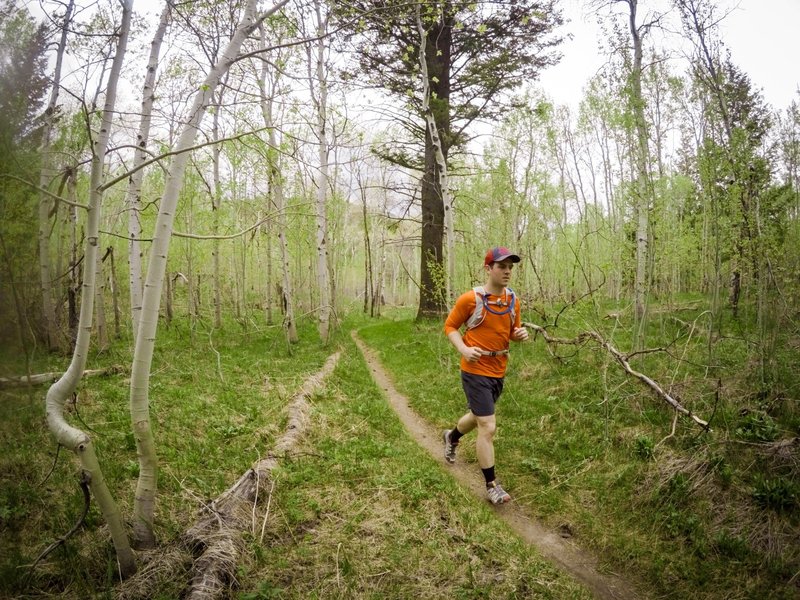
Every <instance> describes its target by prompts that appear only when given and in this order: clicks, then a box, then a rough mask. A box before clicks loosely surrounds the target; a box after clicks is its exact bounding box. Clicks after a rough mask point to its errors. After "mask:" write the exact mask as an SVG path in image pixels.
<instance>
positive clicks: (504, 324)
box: [444, 290, 520, 377]
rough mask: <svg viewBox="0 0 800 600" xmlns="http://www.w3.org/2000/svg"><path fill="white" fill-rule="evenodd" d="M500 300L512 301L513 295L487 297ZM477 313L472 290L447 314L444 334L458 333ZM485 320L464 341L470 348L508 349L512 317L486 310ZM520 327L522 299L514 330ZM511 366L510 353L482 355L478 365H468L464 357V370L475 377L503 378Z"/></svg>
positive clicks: (516, 309)
mask: <svg viewBox="0 0 800 600" xmlns="http://www.w3.org/2000/svg"><path fill="white" fill-rule="evenodd" d="M492 298H494V299H495V300H497V299H500V300H503V302H506V303H508V302H510V301H511V294H510V293H509V294H505V293H503V294H501V295H500V296H493V295H489V294H487V300H491V299H492ZM492 308H493V310H499V309H498V307H496V306H495V305H492ZM474 311H475V292H474V291H473V290H470V291H468V292H465V293H463V294H461V295H460V296H459V297H458V300H456V304H455V306H454V307H453V310H451V311H450V314H449V315H447V321H445V323H444V333H445V335H450V332H452V331H458V330H459V329H461V326H462V325H464V324H465V323H466V322H467V321H468V320H469V318H470V317H471V316H472V313H473V312H474ZM484 314H485V317H484V319H483V323H481V324H480V325H478V326H477V327H475V328H474V329H469V330H467V331H466V332H465V333H464V335H463V337H462V339H463V340H464V343H465V344H466V345H467V346H477V347H478V348H481V349H482V350H490V351H491V350H506V349H507V348H508V342H509V340H510V339H511V332H512V328H511V318H510V316H509V315H507V314H505V315H495V314H492V313H490V312H489V311H488V310H486V308H485V307H484ZM519 326H520V307H519V298H517V299H516V302H515V303H514V327H519ZM507 365H508V354H501V355H499V356H481V357H480V359H478V361H477V362H469V361H467V359H466V358H464V357H463V356H462V357H461V370H462V371H466V372H467V373H474V374H475V375H485V376H486V377H503V376H505V374H506V366H507Z"/></svg>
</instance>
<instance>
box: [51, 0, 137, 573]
mask: <svg viewBox="0 0 800 600" xmlns="http://www.w3.org/2000/svg"><path fill="white" fill-rule="evenodd" d="M122 6H123V11H122V22H121V25H120V30H119V40H118V42H117V51H116V54H115V56H114V61H113V63H112V66H111V71H110V73H109V79H108V87H107V89H106V98H105V105H104V107H103V115H102V120H101V124H100V131H99V132H98V134H97V136H96V138H95V141H94V144H93V147H92V168H91V185H90V186H89V204H88V206H89V214H88V217H87V223H86V246H85V249H84V260H83V289H82V290H81V312H80V321H79V326H78V337H77V340H76V343H75V349H74V351H73V354H72V361H71V362H70V365H69V367H68V368H67V371H66V372H65V373H64V375H63V376H62V377H61V378H60V379H59V380H58V381H56V382H55V383H54V384H53V385H52V386H51V387H50V389H48V391H47V398H46V401H45V406H46V416H47V425H48V427H49V428H50V431H51V433H52V434H53V436H54V437H55V438H56V441H58V443H59V444H61V445H62V446H64V447H65V448H68V449H69V450H72V451H73V452H75V453H76V454H77V455H78V457H79V459H80V461H81V467H82V468H83V470H84V472H85V473H86V474H87V476H88V480H89V487H90V489H91V491H92V494H93V495H94V497H95V499H96V500H97V503H98V505H99V507H100V510H101V511H102V513H103V517H104V518H105V519H106V522H107V523H108V527H109V532H110V533H111V538H112V540H113V542H114V548H115V550H116V553H117V560H118V562H119V568H120V574H121V576H122V577H123V578H125V577H128V576H130V575H132V574H133V573H135V572H136V562H135V559H134V556H133V552H132V550H131V548H130V544H129V542H128V536H127V533H126V531H125V526H124V524H123V522H122V518H121V515H120V512H119V509H118V508H117V505H116V503H115V502H114V499H113V498H112V497H111V493H110V492H109V490H108V487H107V486H106V483H105V479H104V478H103V472H102V471H101V469H100V464H99V462H98V460H97V455H96V454H95V451H94V446H93V445H92V440H91V438H90V437H89V436H88V435H87V434H86V433H85V432H83V431H81V430H80V429H76V428H75V427H72V426H71V425H69V423H67V421H66V419H65V418H64V403H65V402H66V400H67V399H68V398H69V397H70V396H72V394H73V392H74V391H75V388H76V387H77V386H78V383H79V382H80V379H81V374H82V373H83V371H84V368H85V366H86V359H87V353H88V350H89V341H90V337H91V330H92V313H93V311H94V294H95V290H94V288H95V284H96V281H95V277H96V274H97V261H98V252H99V239H98V238H99V229H100V208H101V201H102V191H101V185H102V183H103V166H104V160H105V156H106V152H107V149H108V140H109V137H110V134H111V119H112V116H113V113H114V104H115V101H116V93H117V82H118V80H119V76H120V71H121V70H122V63H123V60H124V57H125V50H126V47H127V42H128V33H129V31H130V22H131V12H132V10H133V2H132V0H126V1H125V2H123V4H122Z"/></svg>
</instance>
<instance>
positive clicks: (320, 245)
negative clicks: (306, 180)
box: [308, 0, 331, 345]
mask: <svg viewBox="0 0 800 600" xmlns="http://www.w3.org/2000/svg"><path fill="white" fill-rule="evenodd" d="M314 12H315V14H316V19H317V42H316V44H317V47H316V50H317V52H316V57H315V60H316V81H315V80H314V77H312V76H311V74H310V72H309V83H310V87H311V98H312V100H313V102H314V106H315V108H316V119H317V123H316V130H317V131H316V133H317V152H318V156H319V171H317V177H316V185H317V215H316V216H317V287H318V288H319V317H318V318H319V337H320V339H321V340H322V343H323V345H325V344H327V343H328V340H329V338H330V328H331V293H330V273H329V272H328V216H327V192H328V159H329V151H328V123H327V120H328V115H327V110H328V107H327V104H328V84H327V81H326V79H325V76H326V73H325V32H326V29H327V22H328V18H327V16H326V17H325V19H324V20H323V18H322V11H321V8H320V2H319V0H316V1H315V2H314ZM311 63H312V58H311V47H310V45H309V47H308V67H309V71H310V70H311ZM315 84H316V86H315ZM315 87H316V93H315Z"/></svg>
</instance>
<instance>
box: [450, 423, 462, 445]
mask: <svg viewBox="0 0 800 600" xmlns="http://www.w3.org/2000/svg"><path fill="white" fill-rule="evenodd" d="M462 435H464V434H463V433H461V432H460V431H459V430H458V425H456V426H455V427H453V428H452V429H451V430H450V443H451V444H457V443H458V440H460V439H461V436H462Z"/></svg>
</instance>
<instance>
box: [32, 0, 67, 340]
mask: <svg viewBox="0 0 800 600" xmlns="http://www.w3.org/2000/svg"><path fill="white" fill-rule="evenodd" d="M74 7H75V2H74V0H69V2H68V3H67V7H66V11H65V13H64V21H63V23H62V25H61V38H60V39H59V42H58V47H57V50H56V65H55V70H54V72H53V86H52V88H51V90H50V100H49V101H48V103H47V109H46V110H45V112H44V120H43V121H44V122H43V123H42V134H41V135H42V138H41V139H42V144H41V151H40V152H41V157H42V168H41V172H40V174H39V187H40V188H41V189H48V188H49V187H50V184H51V183H52V180H53V178H54V177H55V168H54V166H53V162H54V156H53V153H52V152H51V147H50V144H51V137H52V132H53V127H54V124H55V120H56V118H57V114H56V113H57V111H58V95H59V92H60V91H61V68H62V65H63V61H64V53H65V52H66V47H67V32H68V31H69V25H70V21H71V20H72V11H73V9H74ZM52 206H53V200H52V199H51V198H50V197H49V196H48V195H47V194H44V193H40V194H39V231H38V242H39V280H40V283H41V286H42V314H43V317H44V328H45V332H44V334H45V335H44V337H45V344H46V345H47V348H48V349H50V350H55V349H57V348H59V347H65V344H63V337H62V336H60V335H59V332H58V327H57V320H56V309H55V301H54V299H53V281H52V273H51V265H50V218H51V214H50V213H51V210H52Z"/></svg>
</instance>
